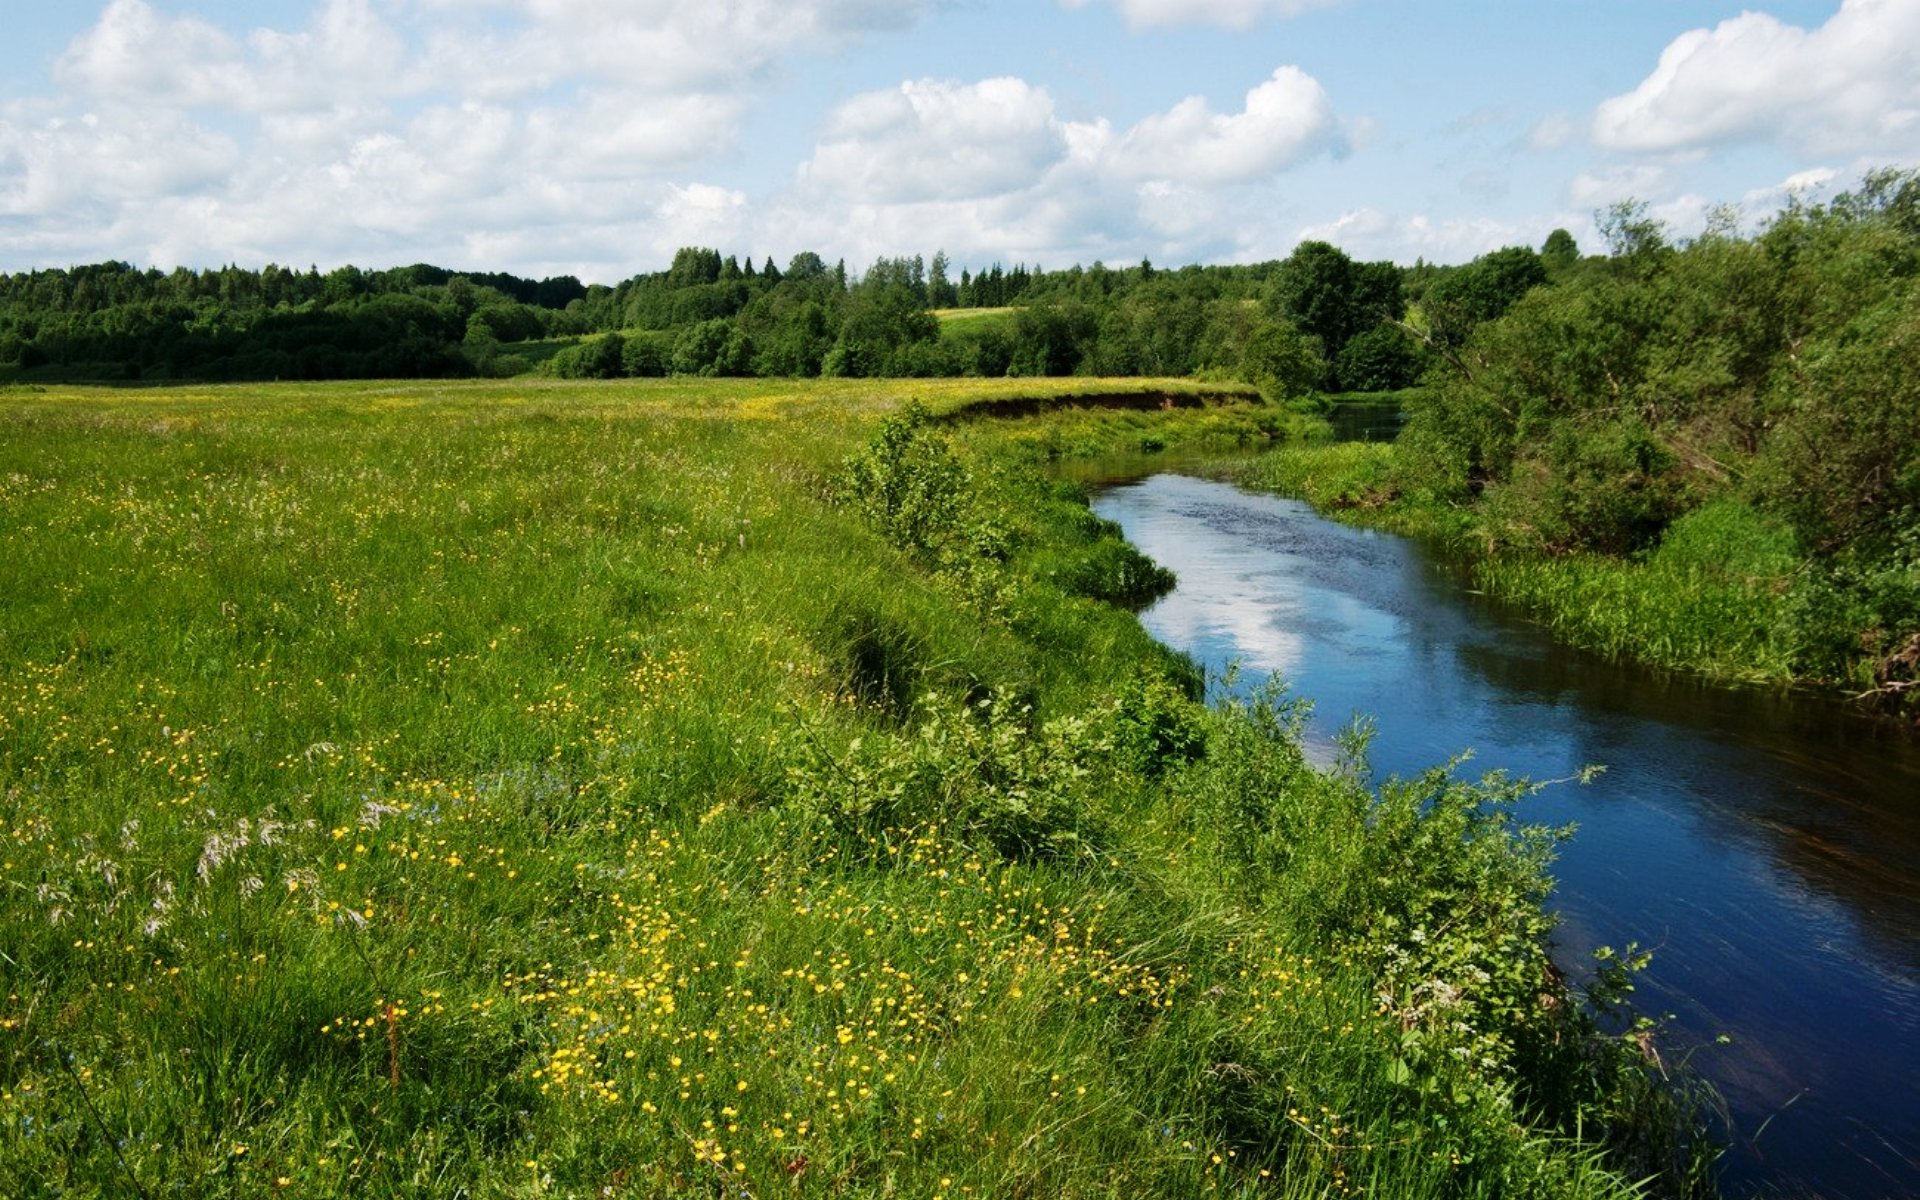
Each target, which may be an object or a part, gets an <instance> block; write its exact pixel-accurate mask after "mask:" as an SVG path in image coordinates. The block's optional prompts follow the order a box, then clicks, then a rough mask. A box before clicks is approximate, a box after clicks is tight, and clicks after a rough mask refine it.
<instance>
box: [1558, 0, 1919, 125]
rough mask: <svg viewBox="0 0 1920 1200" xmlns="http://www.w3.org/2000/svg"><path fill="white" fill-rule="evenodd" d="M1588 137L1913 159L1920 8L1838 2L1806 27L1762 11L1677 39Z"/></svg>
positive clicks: (1597, 117) (1913, 3)
mask: <svg viewBox="0 0 1920 1200" xmlns="http://www.w3.org/2000/svg"><path fill="white" fill-rule="evenodd" d="M1593 136H1594V140H1595V141H1596V142H1598V143H1599V144H1600V145H1601V146H1603V147H1605V148H1608V149H1613V150H1627V151H1643V152H1645V151H1651V152H1666V151H1676V150H1690V149H1699V148H1705V147H1711V146H1715V145H1720V144H1724V143H1728V142H1736V141H1777V142H1779V143H1781V144H1784V145H1785V146H1787V147H1789V148H1792V149H1795V150H1799V151H1803V152H1809V153H1814V154H1823V155H1824V154H1841V153H1865V154H1878V155H1882V156H1889V155H1890V156H1896V157H1904V156H1912V155H1915V154H1920V0H1845V2H1844V3H1842V4H1841V6H1840V10H1839V12H1837V13H1835V14H1834V15H1833V17H1832V18H1831V19H1829V20H1828V21H1827V23H1826V24H1825V25H1822V26H1821V27H1819V28H1818V29H1814V30H1807V29H1802V28H1800V27H1798V26H1794V25H1788V24H1785V23H1783V22H1781V21H1780V20H1778V19H1777V18H1775V17H1773V16H1770V15H1768V14H1766V13H1761V12H1746V13H1742V14H1741V15H1739V16H1738V17H1734V18H1732V19H1731V20H1727V21H1723V22H1721V23H1720V24H1719V25H1718V26H1716V27H1714V28H1713V29H1710V30H1709V29H1696V30H1693V31H1691V32H1689V33H1685V34H1682V35H1681V36H1680V37H1678V38H1676V39H1675V40H1674V41H1673V42H1672V43H1671V44H1670V45H1669V46H1668V47H1667V48H1666V50H1665V51H1664V52H1663V53H1662V54H1661V55H1660V62H1659V65H1658V66H1656V67H1655V68H1654V70H1653V73H1652V74H1650V75H1648V76H1647V78H1646V79H1645V80H1643V81H1642V82H1641V83H1640V85H1639V86H1638V87H1637V88H1635V89H1634V90H1633V91H1631V92H1629V93H1627V94H1625V95H1622V96H1616V97H1614V98H1613V99H1611V100H1608V101H1606V102H1605V103H1603V104H1601V105H1600V107H1599V109H1598V110H1597V111H1596V113H1595V114H1594V120H1593Z"/></svg>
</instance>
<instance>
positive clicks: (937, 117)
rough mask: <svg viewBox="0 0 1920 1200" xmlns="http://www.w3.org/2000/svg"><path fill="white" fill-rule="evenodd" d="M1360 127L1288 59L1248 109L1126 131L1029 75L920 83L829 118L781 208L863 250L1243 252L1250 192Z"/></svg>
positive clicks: (1179, 113) (1209, 111)
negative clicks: (1061, 107) (1060, 104)
mask: <svg viewBox="0 0 1920 1200" xmlns="http://www.w3.org/2000/svg"><path fill="white" fill-rule="evenodd" d="M1346 145H1347V133H1346V127H1345V125H1344V124H1343V123H1342V121H1341V120H1340V118H1339V117H1338V115H1337V114H1336V113H1335V111H1334V109H1333V105H1332V103H1331V102H1330V101H1329V100H1328V98H1327V96H1326V93H1325V91H1324V90H1323V89H1322V88H1321V87H1320V85H1319V84H1318V83H1317V82H1316V81H1314V80H1313V79H1312V78H1311V77H1310V76H1308V75H1306V74H1305V73H1304V72H1301V71H1300V70H1298V69H1297V68H1294V67H1282V68H1280V69H1279V70H1278V71H1275V72H1274V74H1273V76H1272V77H1271V78H1269V79H1268V80H1266V81H1265V82H1263V83H1261V84H1260V85H1258V86H1257V87H1255V88H1253V89H1252V90H1250V91H1249V92H1248V93H1247V96H1246V100H1245V102H1244V104H1243V106H1242V108H1241V109H1240V111H1238V112H1233V113H1220V112H1216V111H1215V110H1214V109H1213V108H1212V107H1211V106H1210V105H1209V104H1208V103H1207V102H1206V101H1205V100H1203V99H1200V98H1197V97H1195V98H1189V99H1186V100H1182V101H1180V102H1179V103H1177V104H1175V105H1174V106H1172V107H1171V108H1170V109H1168V110H1166V111H1163V112H1160V113H1156V114H1153V115H1151V116H1148V117H1146V118H1145V119H1143V120H1141V121H1140V122H1138V123H1137V124H1135V125H1133V126H1132V127H1130V128H1127V129H1124V130H1116V129H1115V128H1114V127H1113V125H1112V123H1111V122H1109V121H1107V120H1106V119H1104V118H1099V119H1093V120H1085V121H1070V120H1066V119H1064V118H1063V117H1062V116H1061V115H1060V114H1059V112H1058V111H1057V110H1056V106H1055V103H1054V100H1053V98H1052V96H1051V95H1049V93H1048V92H1047V91H1046V90H1045V89H1044V88H1040V87H1036V86H1034V85H1032V84H1030V83H1028V82H1026V81H1024V80H1020V79H1013V78H997V79H988V80H983V81H981V82H978V83H955V82H951V81H941V80H918V81H914V82H910V83H906V84H902V85H901V86H899V87H898V88H893V89H888V90H886V91H881V92H871V93H867V94H865V95H861V96H856V97H854V98H853V99H851V100H849V101H847V102H846V103H844V104H843V105H841V106H840V108H838V109H837V110H835V112H834V113H833V114H832V116H831V117H830V118H829V121H828V127H827V132H826V135H825V136H824V137H823V139H822V140H821V142H820V144H819V145H818V146H816V148H815V150H814V153H813V155H812V157H811V158H810V159H809V160H808V161H807V162H806V163H804V164H803V165H802V166H801V168H800V171H799V173H798V181H797V183H798V186H797V189H796V195H795V202H794V204H793V206H792V208H791V209H790V210H787V211H785V212H783V214H782V219H787V220H793V221H795V222H796V223H797V225H798V227H799V228H800V229H803V230H816V229H817V230H818V231H819V234H818V235H816V236H823V237H824V238H825V239H826V240H827V242H829V243H831V244H840V245H851V246H852V247H853V249H854V252H855V254H856V261H858V257H859V256H862V255H865V254H867V253H869V252H871V253H873V254H876V255H877V254H893V253H899V252H900V251H901V249H902V248H903V247H925V246H945V247H946V248H947V249H948V250H949V251H950V252H952V253H954V254H956V255H959V256H982V255H986V256H993V257H1000V256H1003V255H1010V256H1012V257H1014V258H1015V259H1016V260H1017V259H1019V258H1020V257H1021V256H1022V255H1027V254H1031V255H1033V256H1035V257H1040V256H1042V255H1053V256H1056V261H1057V256H1058V255H1060V254H1063V253H1064V254H1066V255H1069V256H1075V257H1078V258H1080V259H1082V260H1091V259H1094V258H1100V257H1110V256H1114V255H1118V256H1122V257H1132V256H1133V255H1135V254H1137V253H1139V248H1140V247H1141V246H1143V245H1145V246H1148V247H1150V250H1149V252H1150V253H1152V254H1154V255H1155V256H1157V257H1162V258H1177V257H1181V256H1183V255H1185V256H1198V255H1207V254H1219V253H1221V252H1228V253H1234V252H1237V251H1238V250H1239V248H1240V247H1241V245H1242V242H1243V234H1242V231H1243V230H1244V229H1245V228H1246V227H1248V226H1249V225H1252V224H1256V223H1260V222H1261V221H1262V214H1261V207H1260V205H1259V204H1258V203H1249V202H1248V199H1247V197H1246V196H1245V195H1244V194H1243V193H1246V192H1248V191H1249V190H1250V189H1255V188H1257V187H1259V186H1260V185H1262V184H1266V183H1269V182H1271V181H1272V180H1273V179H1274V178H1276V177H1277V176H1278V175H1280V174H1281V173H1282V172H1284V171H1286V170H1287V169H1289V168H1291V167H1293V166H1295V165H1297V164H1299V163H1300V162H1302V161H1304V160H1306V159H1308V158H1311V157H1313V156H1315V155H1319V154H1339V153H1343V152H1344V150H1345V148H1346Z"/></svg>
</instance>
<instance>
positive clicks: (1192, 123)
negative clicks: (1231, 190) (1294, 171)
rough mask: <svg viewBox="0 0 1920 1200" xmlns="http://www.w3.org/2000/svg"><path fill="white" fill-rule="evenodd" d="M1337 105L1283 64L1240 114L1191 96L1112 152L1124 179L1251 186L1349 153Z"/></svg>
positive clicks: (1308, 79)
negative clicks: (1318, 158)
mask: <svg viewBox="0 0 1920 1200" xmlns="http://www.w3.org/2000/svg"><path fill="white" fill-rule="evenodd" d="M1346 147H1347V140H1346V133H1345V131H1344V130H1343V129H1342V128H1341V124H1340V120H1339V118H1338V117H1337V116H1336V115H1335V113H1334V111H1333V102H1332V101H1331V100H1329V99H1328V98H1327V93H1326V91H1325V90H1324V89H1323V88H1322V87H1321V86H1320V84H1319V82H1318V81H1317V80H1315V79H1314V78H1313V77H1312V76H1311V75H1308V74H1307V73H1306V72H1304V71H1302V70H1300V69H1299V68H1298V67H1281V68H1280V69H1279V70H1277V71H1275V72H1274V73H1273V77H1272V78H1270V79H1268V80H1267V81H1266V82H1265V83H1262V84H1261V85H1259V86H1258V87H1256V88H1254V89H1253V90H1252V91H1250V92H1248V93H1247V99H1246V107H1245V108H1243V109H1242V110H1241V111H1240V112H1237V113H1216V112H1214V111H1213V109H1212V108H1211V107H1210V106H1209V105H1208V104H1207V102H1206V101H1205V100H1202V99H1200V98H1199V97H1197V96H1193V97H1188V98H1187V99H1185V100H1182V101H1181V102H1180V103H1178V104H1176V105H1174V106H1173V108H1172V109H1171V110H1169V111H1167V112H1165V113H1159V114H1156V115H1154V116H1150V117H1148V118H1146V119H1145V120H1143V121H1141V122H1140V123H1139V124H1138V125H1136V126H1134V127H1133V128H1132V129H1130V130H1128V131H1127V133H1126V134H1125V136H1123V137H1122V138H1121V139H1120V141H1119V142H1118V144H1117V145H1116V146H1115V147H1114V151H1113V165H1114V168H1115V170H1116V171H1117V172H1118V173H1119V174H1122V175H1126V176H1130V177H1134V178H1140V179H1178V180H1189V181H1192V182H1196V183H1208V184H1231V183H1247V182H1250V181H1252V180H1255V179H1260V178H1264V177H1266V176H1269V175H1272V174H1274V173H1275V172H1277V171H1281V170H1284V169H1286V168H1287V167H1290V166H1292V165H1293V164H1294V163H1296V162H1299V161H1300V160H1301V159H1303V158H1305V157H1307V156H1308V155H1311V154H1314V153H1317V152H1320V151H1326V152H1329V153H1332V154H1335V155H1339V154H1343V153H1345V151H1346Z"/></svg>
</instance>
